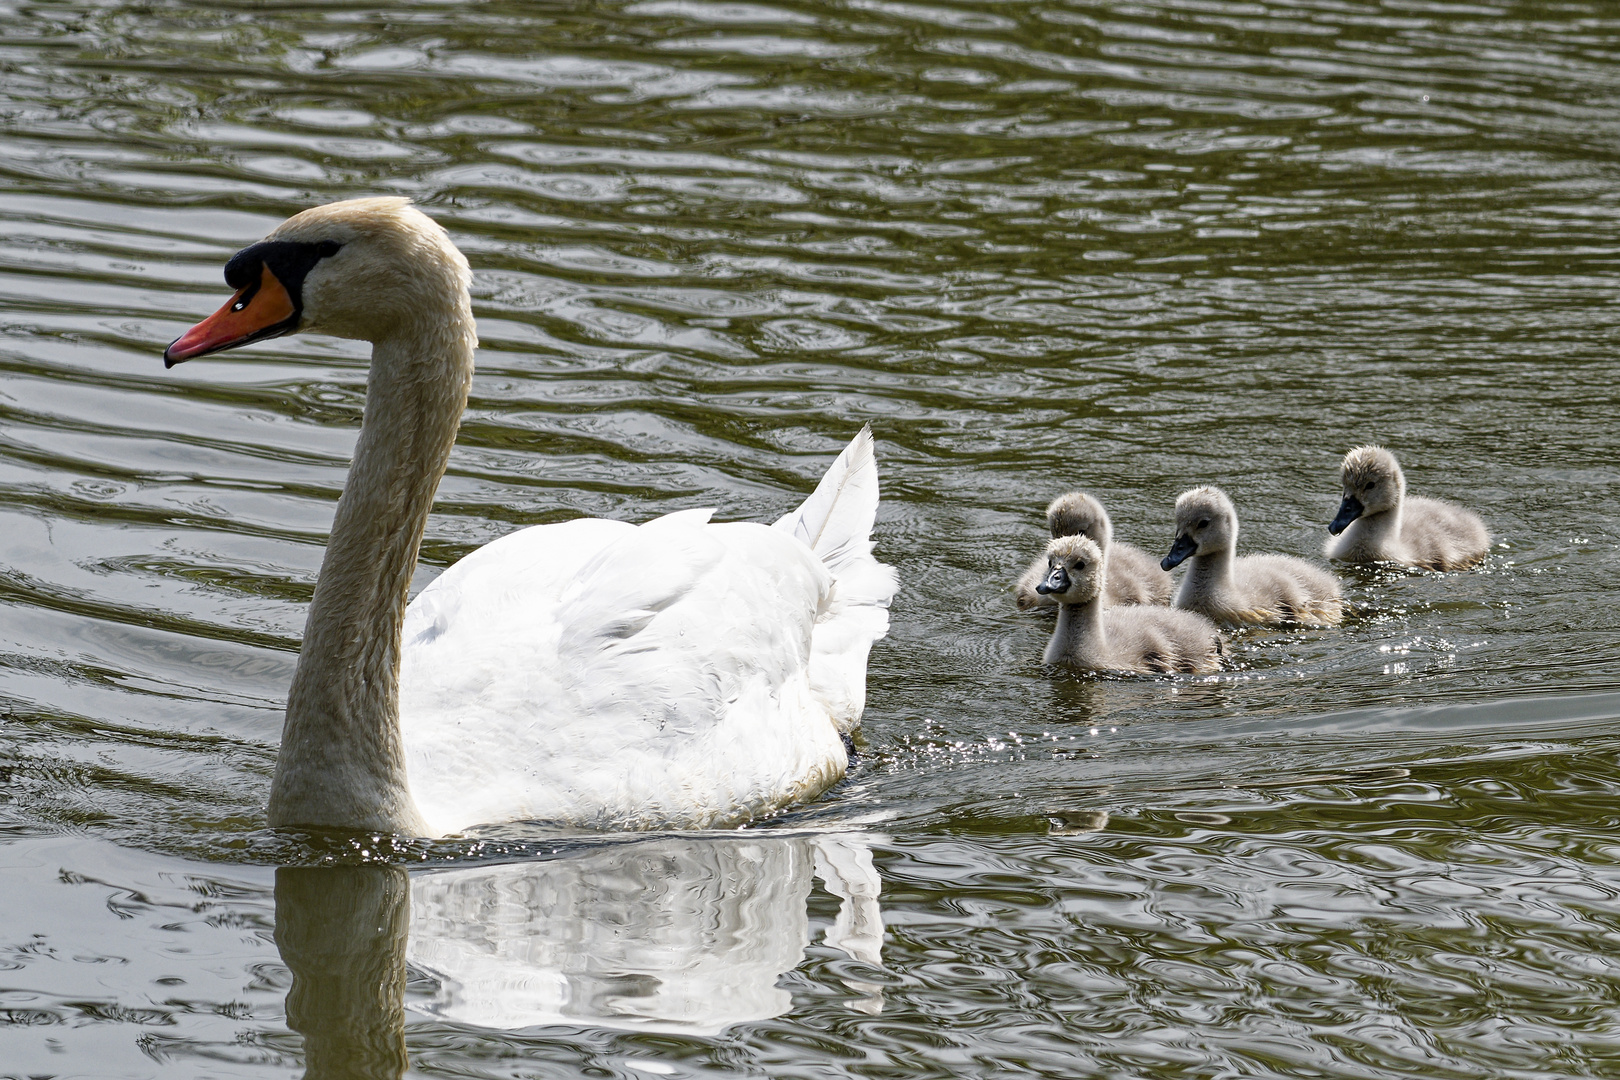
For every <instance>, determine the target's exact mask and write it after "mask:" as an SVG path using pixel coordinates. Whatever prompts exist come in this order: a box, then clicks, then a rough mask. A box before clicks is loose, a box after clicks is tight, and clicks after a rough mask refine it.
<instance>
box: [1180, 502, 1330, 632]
mask: <svg viewBox="0 0 1620 1080" xmlns="http://www.w3.org/2000/svg"><path fill="white" fill-rule="evenodd" d="M1237 538H1238V518H1237V507H1235V506H1233V505H1232V500H1231V499H1230V498H1228V497H1227V495H1226V492H1224V491H1222V490H1221V489H1220V488H1214V487H1198V488H1193V489H1192V490H1191V491H1184V492H1182V493H1181V497H1180V498H1178V499H1177V500H1176V539H1175V543H1174V544H1173V545H1172V546H1171V548H1170V553H1169V554H1168V555H1166V556H1165V557H1164V562H1163V563H1162V564H1161V565H1162V566H1163V567H1164V568H1165V569H1166V570H1169V569H1170V568H1171V567H1173V566H1176V565H1178V564H1179V563H1181V562H1182V561H1184V560H1185V559H1187V558H1188V557H1189V556H1191V557H1192V561H1193V562H1192V566H1191V567H1189V568H1188V570H1187V575H1186V577H1184V578H1182V579H1181V587H1180V588H1179V589H1177V590H1176V598H1175V601H1174V603H1175V606H1176V607H1178V608H1186V609H1187V610H1189V611H1196V612H1198V613H1199V614H1201V615H1207V616H1209V617H1210V618H1211V619H1214V620H1215V621H1216V622H1218V623H1226V624H1232V625H1237V626H1269V625H1274V624H1277V623H1304V624H1306V625H1309V626H1336V625H1338V623H1339V621H1340V620H1341V619H1343V618H1344V599H1343V597H1342V595H1341V594H1340V591H1339V583H1338V581H1337V580H1335V579H1334V577H1333V575H1332V574H1329V573H1328V572H1327V571H1325V570H1322V569H1320V568H1319V567H1315V566H1312V565H1311V564H1310V563H1308V562H1306V561H1305V560H1304V559H1296V558H1294V557H1293V556H1291V555H1239V554H1238V553H1237Z"/></svg>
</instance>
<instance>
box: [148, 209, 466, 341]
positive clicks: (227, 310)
mask: <svg viewBox="0 0 1620 1080" xmlns="http://www.w3.org/2000/svg"><path fill="white" fill-rule="evenodd" d="M471 277H472V274H471V271H470V270H469V269H468V267H467V260H466V257H465V256H463V255H462V254H461V252H460V251H458V250H457V249H456V246H455V245H454V244H453V243H451V242H450V237H449V236H448V235H447V234H446V233H445V231H444V229H443V228H442V227H440V226H439V224H438V223H437V222H435V221H434V220H433V219H432V218H430V217H428V216H427V215H426V214H424V213H422V212H421V211H420V210H418V209H416V208H415V207H413V206H412V205H411V204H410V200H409V199H402V198H375V199H348V200H346V201H344V202H336V203H328V204H327V205H325V206H317V207H314V208H312V209H309V210H305V211H304V212H303V213H301V214H297V215H295V216H293V217H290V218H288V219H287V220H286V221H284V222H282V223H281V224H280V225H279V226H277V227H276V229H275V230H274V231H272V232H271V233H270V235H269V236H266V237H265V238H264V239H263V240H261V241H259V242H258V243H257V244H253V245H251V246H249V247H245V248H243V249H242V250H241V251H238V252H237V253H236V254H235V255H233V256H232V257H231V259H230V261H229V262H227V263H226V264H225V284H227V285H229V286H230V287H231V288H232V289H234V290H236V292H235V294H234V295H233V296H232V297H231V298H230V299H229V300H227V301H226V302H225V306H224V307H222V308H220V309H219V310H218V311H217V312H215V313H214V314H213V315H210V316H209V317H208V318H206V319H204V320H203V321H202V322H200V323H198V324H197V325H196V326H193V327H192V328H191V329H190V330H188V331H186V332H185V333H184V334H182V335H181V336H180V337H179V338H177V339H175V341H174V342H173V343H172V344H171V345H170V346H169V347H168V348H167V349H166V350H164V353H163V362H164V364H165V365H166V366H168V367H173V366H174V365H175V364H178V363H181V362H182V361H185V360H193V359H195V358H197V357H199V356H207V355H209V354H211V353H217V352H223V351H225V350H226V349H235V348H239V347H241V346H243V345H248V344H251V343H252V342H255V341H264V340H265V339H267V338H273V337H281V336H282V335H284V334H298V333H317V334H330V335H332V336H333V337H346V338H358V339H360V340H362V341H373V342H375V341H381V340H384V339H386V338H389V337H392V336H394V335H397V334H401V333H411V332H415V331H418V328H420V327H422V326H423V324H424V320H432V319H437V320H439V321H440V322H441V323H442V322H443V321H444V320H445V319H446V318H447V317H450V318H456V319H459V320H460V321H464V322H465V323H466V324H467V325H468V326H470V325H471V314H470V309H469V302H468V300H467V289H468V285H469V283H470V282H471ZM447 308H448V309H449V310H447Z"/></svg>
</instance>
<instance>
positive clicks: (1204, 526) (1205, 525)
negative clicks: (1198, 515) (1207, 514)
mask: <svg viewBox="0 0 1620 1080" xmlns="http://www.w3.org/2000/svg"><path fill="white" fill-rule="evenodd" d="M1198 527H1199V528H1200V529H1207V528H1209V518H1204V519H1203V520H1201V521H1199V523H1198Z"/></svg>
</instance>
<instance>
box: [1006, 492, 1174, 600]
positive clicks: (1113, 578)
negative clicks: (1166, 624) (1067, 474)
mask: <svg viewBox="0 0 1620 1080" xmlns="http://www.w3.org/2000/svg"><path fill="white" fill-rule="evenodd" d="M1046 524H1047V526H1048V527H1049V528H1050V529H1051V530H1052V538H1053V539H1054V540H1055V539H1057V538H1058V537H1060V536H1084V537H1086V538H1087V539H1089V540H1090V541H1091V542H1092V543H1094V544H1096V545H1097V546H1098V547H1099V548H1101V549H1102V550H1103V554H1105V555H1106V556H1108V580H1107V581H1105V582H1104V583H1103V603H1104V604H1168V603H1169V602H1170V590H1171V588H1172V586H1173V585H1174V582H1173V581H1172V579H1171V577H1170V575H1169V574H1167V573H1165V572H1164V571H1163V570H1161V569H1159V560H1158V559H1155V558H1154V557H1153V556H1151V555H1149V554H1148V553H1147V552H1145V551H1143V550H1142V549H1141V548H1139V547H1137V546H1136V545H1135V544H1127V543H1126V542H1125V541H1123V540H1115V539H1114V523H1113V521H1112V520H1111V519H1110V518H1109V517H1108V511H1107V510H1104V509H1103V505H1102V503H1100V502H1098V501H1097V500H1096V499H1094V498H1092V497H1091V496H1090V495H1087V494H1086V493H1085V492H1083V491H1071V492H1069V493H1068V494H1066V495H1059V496H1058V497H1057V498H1055V499H1053V500H1052V502H1051V505H1049V506H1048V507H1047V508H1046ZM1047 569H1048V568H1047V565H1046V553H1045V552H1044V551H1043V552H1042V553H1041V554H1040V555H1039V556H1037V557H1036V558H1035V561H1034V562H1032V563H1030V564H1029V568H1028V569H1027V570H1025V571H1024V573H1023V576H1021V577H1020V578H1019V579H1018V584H1017V586H1016V588H1015V591H1016V593H1017V601H1018V610H1019V611H1033V610H1035V609H1036V608H1055V607H1057V601H1056V600H1053V599H1052V598H1051V597H1050V596H1047V595H1045V594H1043V593H1042V592H1041V591H1040V588H1039V586H1040V584H1041V582H1043V581H1045V580H1046V573H1047Z"/></svg>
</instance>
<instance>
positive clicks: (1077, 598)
mask: <svg viewBox="0 0 1620 1080" xmlns="http://www.w3.org/2000/svg"><path fill="white" fill-rule="evenodd" d="M1046 567H1047V569H1046V579H1045V580H1044V581H1042V582H1041V583H1040V584H1039V585H1037V586H1035V591H1036V592H1038V593H1040V594H1041V595H1042V596H1050V597H1052V599H1054V600H1056V601H1057V602H1058V603H1060V604H1084V603H1089V602H1090V601H1092V600H1095V599H1096V598H1097V597H1098V596H1100V595H1102V586H1103V553H1102V549H1101V548H1099V547H1098V546H1097V545H1096V543H1095V542H1093V541H1092V540H1091V539H1090V538H1089V537H1085V536H1060V537H1058V538H1057V539H1056V540H1053V541H1052V542H1051V543H1050V544H1048V545H1046Z"/></svg>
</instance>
